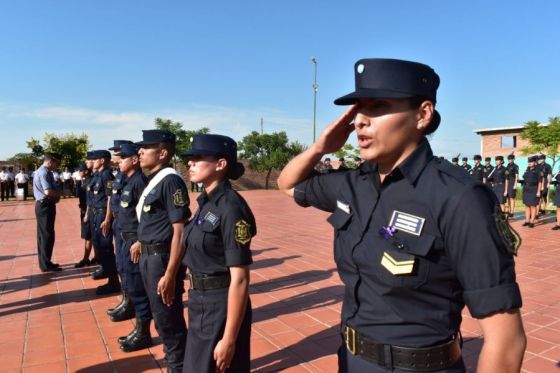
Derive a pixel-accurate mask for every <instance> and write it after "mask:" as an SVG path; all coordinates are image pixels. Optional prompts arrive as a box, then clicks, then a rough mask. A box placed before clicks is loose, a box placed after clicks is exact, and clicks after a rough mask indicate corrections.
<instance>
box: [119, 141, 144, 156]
mask: <svg viewBox="0 0 560 373" xmlns="http://www.w3.org/2000/svg"><path fill="white" fill-rule="evenodd" d="M138 150H140V145H138V144H132V143H130V144H128V143H127V144H121V153H120V156H121V158H128V157H132V156H134V155H138Z"/></svg>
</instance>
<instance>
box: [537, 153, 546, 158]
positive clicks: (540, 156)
mask: <svg viewBox="0 0 560 373" xmlns="http://www.w3.org/2000/svg"><path fill="white" fill-rule="evenodd" d="M538 159H546V155H544V154H539V156H538Z"/></svg>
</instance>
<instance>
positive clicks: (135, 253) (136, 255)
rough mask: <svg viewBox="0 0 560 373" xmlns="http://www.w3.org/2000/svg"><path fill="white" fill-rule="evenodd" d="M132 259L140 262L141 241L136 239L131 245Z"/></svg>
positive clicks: (134, 261)
mask: <svg viewBox="0 0 560 373" xmlns="http://www.w3.org/2000/svg"><path fill="white" fill-rule="evenodd" d="M130 261H132V263H138V262H139V261H140V241H136V242H135V243H133V244H132V246H130Z"/></svg>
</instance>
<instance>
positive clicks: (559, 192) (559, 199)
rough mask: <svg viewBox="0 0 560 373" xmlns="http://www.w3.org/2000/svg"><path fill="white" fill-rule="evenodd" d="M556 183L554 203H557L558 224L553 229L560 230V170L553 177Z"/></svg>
mask: <svg viewBox="0 0 560 373" xmlns="http://www.w3.org/2000/svg"><path fill="white" fill-rule="evenodd" d="M552 180H553V181H552V182H553V183H554V185H555V188H556V189H555V191H554V204H555V205H556V224H555V225H554V227H552V230H553V231H557V230H560V170H558V172H556V174H555V175H554V176H553V177H552Z"/></svg>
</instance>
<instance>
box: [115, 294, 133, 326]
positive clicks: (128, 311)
mask: <svg viewBox="0 0 560 373" xmlns="http://www.w3.org/2000/svg"><path fill="white" fill-rule="evenodd" d="M126 299H127V301H126V302H125V303H123V305H122V307H120V308H119V309H118V310H116V311H115V312H113V313H112V314H111V315H109V317H110V318H111V321H113V322H119V321H124V320H130V319H133V318H134V316H135V315H136V312H135V311H134V304H132V302H131V301H130V298H128V297H127V298H126Z"/></svg>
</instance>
